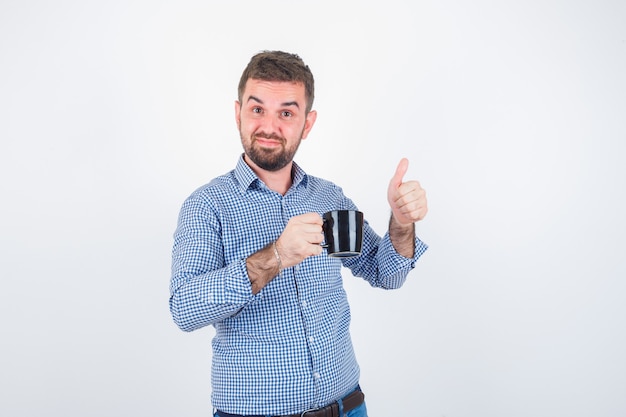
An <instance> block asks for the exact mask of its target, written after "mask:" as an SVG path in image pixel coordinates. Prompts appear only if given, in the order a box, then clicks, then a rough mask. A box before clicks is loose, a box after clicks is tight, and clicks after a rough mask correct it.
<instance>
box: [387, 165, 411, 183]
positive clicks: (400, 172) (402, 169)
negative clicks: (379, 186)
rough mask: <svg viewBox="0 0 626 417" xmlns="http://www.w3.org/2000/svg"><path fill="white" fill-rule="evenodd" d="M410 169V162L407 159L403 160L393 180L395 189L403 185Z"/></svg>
mask: <svg viewBox="0 0 626 417" xmlns="http://www.w3.org/2000/svg"><path fill="white" fill-rule="evenodd" d="M408 169H409V160H408V159H406V158H402V159H401V160H400V163H398V167H397V168H396V173H395V174H393V178H392V179H391V185H393V186H394V187H399V186H400V185H401V184H402V179H403V178H404V174H406V171H407V170H408Z"/></svg>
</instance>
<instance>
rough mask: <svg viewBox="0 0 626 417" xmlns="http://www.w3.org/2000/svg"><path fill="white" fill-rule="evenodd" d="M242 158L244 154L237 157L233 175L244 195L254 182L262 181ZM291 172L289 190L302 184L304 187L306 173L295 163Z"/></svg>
mask: <svg viewBox="0 0 626 417" xmlns="http://www.w3.org/2000/svg"><path fill="white" fill-rule="evenodd" d="M243 156H244V154H241V156H240V157H239V161H237V166H236V167H235V172H234V173H235V178H236V179H237V182H238V183H239V187H240V188H241V192H244V193H245V192H246V190H247V189H248V188H250V187H251V186H252V185H253V184H254V183H255V182H262V181H261V179H260V178H259V177H258V176H257V175H256V174H255V173H254V171H253V170H252V168H250V166H249V165H248V164H246V161H244V158H243ZM291 172H292V174H291V175H292V177H293V184H292V185H291V189H295V188H296V187H298V186H299V185H300V184H302V185H303V186H305V185H306V182H307V181H306V180H307V174H306V172H304V170H303V169H302V168H300V165H298V164H296V162H295V161H294V162H293V168H292V171H291Z"/></svg>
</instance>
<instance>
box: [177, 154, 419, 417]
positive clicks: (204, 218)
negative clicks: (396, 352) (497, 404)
mask: <svg viewBox="0 0 626 417" xmlns="http://www.w3.org/2000/svg"><path fill="white" fill-rule="evenodd" d="M293 174H294V182H293V186H292V187H291V189H290V190H289V191H288V192H287V193H286V194H285V195H284V196H282V195H280V194H279V193H276V192H274V191H271V190H270V189H268V188H267V187H266V186H265V184H264V183H263V182H262V181H261V180H260V179H259V178H257V176H256V175H255V174H254V172H253V171H252V170H251V169H250V167H249V166H248V165H247V164H246V163H245V162H244V161H243V158H242V157H241V158H240V159H239V161H238V163H237V166H236V168H235V169H234V170H233V171H231V172H229V173H227V174H226V175H223V176H221V177H218V178H216V179H214V180H213V181H211V182H210V183H209V184H207V185H205V186H203V187H201V188H199V189H198V190H196V191H195V192H194V193H193V194H192V195H191V196H190V197H189V198H188V199H187V200H186V201H185V202H184V204H183V206H182V209H181V211H180V216H179V221H178V227H177V229H176V232H175V234H174V247H173V253H172V279H171V285H170V292H171V297H170V310H171V312H172V316H173V318H174V321H175V322H176V324H177V325H178V326H179V327H180V328H181V329H183V330H185V331H191V330H195V329H199V328H201V327H204V326H207V325H213V326H214V327H215V329H216V333H215V337H214V338H213V364H212V378H211V381H212V402H213V406H214V407H215V408H217V409H220V410H222V411H225V412H227V413H233V414H243V415H250V414H264V415H267V414H272V415H284V414H293V413H297V412H301V411H303V410H306V409H310V408H317V407H322V406H324V405H326V404H328V403H330V402H332V401H334V400H336V399H337V398H340V397H342V396H343V395H345V394H347V393H348V392H350V391H351V390H352V389H354V387H355V386H356V385H357V383H358V380H359V367H358V364H357V362H356V359H355V355H354V352H353V348H352V342H351V340H350V335H349V331H348V327H349V324H350V309H349V306H348V301H347V298H346V293H345V291H344V288H343V284H342V276H341V267H342V264H343V265H344V266H345V267H348V268H350V269H351V271H352V273H353V274H354V275H355V276H360V277H363V278H364V279H366V280H367V281H368V282H369V283H370V284H371V285H372V286H373V287H381V288H387V289H391V288H398V287H400V286H401V285H402V284H403V283H404V281H405V279H406V276H407V273H408V272H409V271H410V270H411V269H412V268H413V267H414V265H415V261H416V260H417V259H418V258H419V256H420V255H421V254H422V253H423V252H424V251H425V250H426V248H427V246H426V245H425V244H424V243H422V242H421V241H420V240H419V239H417V238H416V241H415V245H416V246H415V247H416V250H415V256H414V257H413V258H411V259H408V258H404V257H402V256H400V255H399V254H397V253H396V252H395V251H394V249H393V247H392V245H391V241H390V240H389V237H388V235H387V234H386V235H385V236H384V237H382V238H381V237H380V236H378V235H377V234H376V233H375V232H374V231H373V230H372V229H371V227H370V226H369V225H368V224H367V222H365V226H364V232H363V250H362V254H361V255H360V256H358V257H354V258H343V259H339V258H331V257H328V256H326V255H325V254H322V255H319V256H315V257H310V258H308V259H306V260H304V261H303V262H302V263H301V264H299V265H297V266H295V267H292V268H287V269H284V270H283V271H282V273H281V275H280V276H278V277H276V278H275V279H274V280H272V281H271V282H270V283H269V284H268V285H267V286H266V287H265V288H263V290H262V291H261V292H259V293H258V294H257V295H253V294H252V290H251V285H250V280H249V278H248V275H247V271H246V264H245V259H246V257H248V256H249V255H251V254H253V253H254V252H256V251H258V250H260V249H262V248H263V247H265V246H266V245H268V244H269V243H270V242H272V241H274V240H276V239H277V238H278V237H279V236H280V234H281V232H282V231H283V229H284V227H285V225H286V224H287V221H288V220H289V219H290V218H291V217H293V216H296V215H300V214H304V213H307V212H317V213H319V214H320V215H322V214H323V213H325V212H327V211H330V210H337V209H357V208H356V206H355V205H354V203H353V202H352V201H351V200H350V199H348V198H347V197H345V196H344V195H343V192H342V190H341V188H339V187H337V186H336V185H334V184H332V183H331V182H328V181H325V180H322V179H320V178H316V177H313V176H310V175H306V174H305V173H304V171H303V170H302V169H301V168H300V167H298V166H297V165H295V164H294V173H293Z"/></svg>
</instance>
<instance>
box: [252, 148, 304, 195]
mask: <svg viewBox="0 0 626 417" xmlns="http://www.w3.org/2000/svg"><path fill="white" fill-rule="evenodd" d="M244 161H245V162H246V164H248V166H249V167H250V169H252V171H254V173H255V174H256V175H257V177H259V179H260V180H261V181H263V182H264V183H265V185H267V187H268V188H269V189H270V190H272V191H276V192H277V193H279V194H280V195H285V194H286V193H287V191H289V188H291V184H293V177H292V174H291V172H292V169H293V161H292V162H289V163H288V164H287V165H285V166H284V167H283V168H281V169H279V170H278V171H267V170H265V169H263V168H260V167H259V166H258V165H256V164H255V163H254V162H252V161H251V160H250V158H248V156H247V155H244Z"/></svg>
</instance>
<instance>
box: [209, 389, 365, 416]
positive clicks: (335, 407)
mask: <svg viewBox="0 0 626 417" xmlns="http://www.w3.org/2000/svg"><path fill="white" fill-rule="evenodd" d="M364 400H365V394H363V391H361V389H360V388H357V389H356V390H354V391H352V392H351V393H350V394H348V395H346V396H345V397H343V398H342V399H341V402H342V404H343V412H344V413H347V412H348V411H352V410H354V409H355V408H357V407H358V406H360V405H361V404H363V401H364ZM217 415H218V416H219V417H263V416H242V415H239V414H228V413H225V412H223V411H219V410H217ZM280 417H341V416H340V415H339V402H338V401H335V402H334V403H332V404H329V405H327V406H326V407H322V408H318V409H315V410H307V411H303V412H302V413H300V414H290V415H288V416H280Z"/></svg>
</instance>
